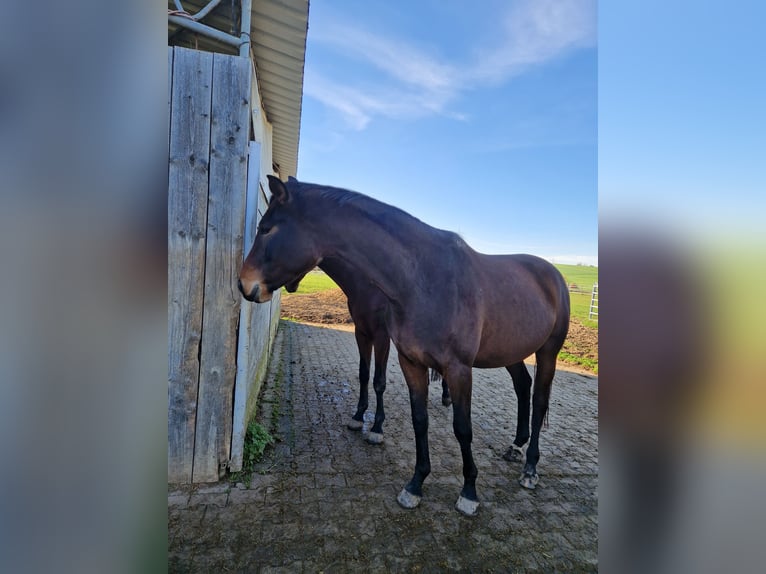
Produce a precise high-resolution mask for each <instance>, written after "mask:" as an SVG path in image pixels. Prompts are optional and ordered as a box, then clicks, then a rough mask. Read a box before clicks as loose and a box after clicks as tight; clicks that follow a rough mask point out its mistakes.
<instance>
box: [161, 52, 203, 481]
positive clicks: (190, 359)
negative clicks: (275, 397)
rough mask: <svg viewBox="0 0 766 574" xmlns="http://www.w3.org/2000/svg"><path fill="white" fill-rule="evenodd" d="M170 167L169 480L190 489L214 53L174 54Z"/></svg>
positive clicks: (200, 330)
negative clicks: (180, 483)
mask: <svg viewBox="0 0 766 574" xmlns="http://www.w3.org/2000/svg"><path fill="white" fill-rule="evenodd" d="M172 65H173V68H172V70H173V84H172V92H171V116H170V144H169V158H168V159H169V167H168V481H169V482H191V481H192V469H193V460H194V441H195V424H196V410H197V391H198V382H199V351H200V342H201V333H202V310H203V286H204V270H205V228H206V225H207V196H208V164H209V160H208V158H209V152H210V122H209V116H210V104H211V79H212V68H213V58H212V54H209V53H205V52H197V51H194V50H186V49H183V48H175V49H174V54H173V62H172Z"/></svg>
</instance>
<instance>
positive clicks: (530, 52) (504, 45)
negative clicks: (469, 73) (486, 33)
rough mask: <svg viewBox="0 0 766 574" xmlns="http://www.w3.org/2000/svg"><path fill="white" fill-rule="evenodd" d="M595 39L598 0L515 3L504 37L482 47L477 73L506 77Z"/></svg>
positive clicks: (498, 78) (487, 77)
mask: <svg viewBox="0 0 766 574" xmlns="http://www.w3.org/2000/svg"><path fill="white" fill-rule="evenodd" d="M595 41H596V2H595V0H527V1H524V2H520V3H517V4H514V5H513V7H512V8H511V10H510V12H509V13H508V14H507V16H506V17H505V18H504V34H503V35H502V36H501V41H500V42H499V43H498V44H497V45H495V46H491V47H489V48H486V49H484V50H482V51H481V56H480V58H479V61H478V62H477V66H476V68H475V71H474V75H475V77H476V79H485V80H489V81H503V80H506V79H508V78H509V77H512V76H514V75H517V74H519V73H522V72H523V71H525V70H526V69H528V68H529V67H531V66H535V65H540V64H544V63H546V62H548V61H550V60H553V59H554V58H556V57H558V56H560V55H562V54H564V53H567V52H569V51H571V50H574V49H577V48H581V47H584V46H589V45H593V44H594V43H595Z"/></svg>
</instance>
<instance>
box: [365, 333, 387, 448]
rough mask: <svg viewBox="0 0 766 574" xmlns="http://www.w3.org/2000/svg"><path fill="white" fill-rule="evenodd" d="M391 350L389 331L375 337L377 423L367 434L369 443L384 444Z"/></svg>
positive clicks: (373, 379) (374, 378)
mask: <svg viewBox="0 0 766 574" xmlns="http://www.w3.org/2000/svg"><path fill="white" fill-rule="evenodd" d="M390 348H391V339H389V337H388V331H386V332H384V333H378V335H377V336H376V337H375V375H374V376H373V377H372V388H373V389H375V398H376V405H375V422H374V423H373V425H372V428H371V429H370V432H369V433H368V434H367V442H369V443H371V444H380V443H382V442H383V421H384V420H386V411H385V410H384V408H383V393H384V392H385V391H386V366H387V364H388V351H389V349H390Z"/></svg>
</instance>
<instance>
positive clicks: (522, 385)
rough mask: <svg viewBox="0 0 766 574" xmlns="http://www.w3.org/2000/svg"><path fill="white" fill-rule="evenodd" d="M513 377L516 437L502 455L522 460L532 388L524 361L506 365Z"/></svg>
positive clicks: (513, 460)
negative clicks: (515, 403) (516, 407)
mask: <svg viewBox="0 0 766 574" xmlns="http://www.w3.org/2000/svg"><path fill="white" fill-rule="evenodd" d="M506 369H507V370H508V372H509V373H510V375H511V378H512V379H513V389H514V390H515V391H516V400H517V402H518V404H519V405H518V413H517V419H516V438H515V439H514V440H513V444H512V445H511V446H510V447H509V448H508V450H507V451H506V452H505V454H504V455H503V458H504V459H505V460H509V461H511V462H517V461H519V462H520V461H522V460H524V448H523V447H524V445H525V444H527V441H528V440H529V402H530V392H531V390H532V377H530V376H529V371H528V370H527V366H526V365H525V364H524V361H519V362H518V363H514V364H513V365H509V366H508V367H506Z"/></svg>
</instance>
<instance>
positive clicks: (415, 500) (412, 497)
mask: <svg viewBox="0 0 766 574" xmlns="http://www.w3.org/2000/svg"><path fill="white" fill-rule="evenodd" d="M420 498H421V497H420V496H418V495H417V494H411V493H409V492H407V489H406V488H403V489H402V491H401V492H400V493H399V496H397V497H396V501H397V502H398V503H399V504H400V505H401V506H402V507H404V508H415V507H416V506H417V505H418V504H420Z"/></svg>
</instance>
